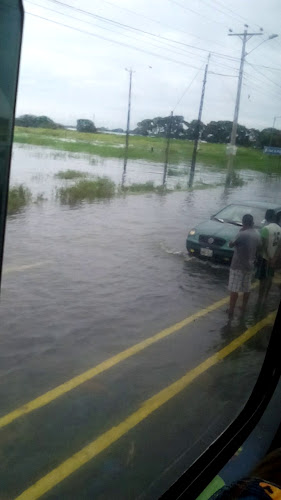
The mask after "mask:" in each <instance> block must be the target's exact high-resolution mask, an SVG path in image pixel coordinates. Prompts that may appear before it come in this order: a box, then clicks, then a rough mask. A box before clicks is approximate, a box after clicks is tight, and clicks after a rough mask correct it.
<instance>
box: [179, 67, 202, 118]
mask: <svg viewBox="0 0 281 500" xmlns="http://www.w3.org/2000/svg"><path fill="white" fill-rule="evenodd" d="M203 68H204V64H202V66H201V68H200V69H199V70H198V71H197V73H196V74H195V75H194V77H193V78H192V80H191V82H190V83H189V85H188V86H187V88H186V89H185V90H184V91H183V93H182V95H181V97H180V98H179V99H178V101H177V103H176V105H175V107H174V109H173V112H175V109H176V108H177V107H178V105H179V103H180V102H181V101H182V99H183V98H184V96H185V94H186V93H187V91H188V90H189V89H190V87H191V85H192V84H193V82H194V80H196V78H197V76H198V75H199V73H200V71H201V70H202V69H203Z"/></svg>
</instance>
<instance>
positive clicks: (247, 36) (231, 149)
mask: <svg viewBox="0 0 281 500" xmlns="http://www.w3.org/2000/svg"><path fill="white" fill-rule="evenodd" d="M230 31H231V30H230ZM262 34H263V32H262V29H261V31H260V32H259V33H248V25H247V24H245V29H244V33H229V34H228V36H239V38H241V40H242V52H241V60H240V69H239V77H238V86H237V95H236V102H235V109H234V117H233V124H232V131H231V138H230V144H229V145H228V150H227V152H228V155H229V156H228V162H227V177H226V185H228V186H229V185H230V184H231V179H232V175H233V160H234V156H235V155H236V135H237V125H238V116H239V107H240V97H241V89H242V79H243V70H244V62H245V57H246V55H247V53H246V43H247V42H248V40H250V38H252V37H253V36H257V35H262Z"/></svg>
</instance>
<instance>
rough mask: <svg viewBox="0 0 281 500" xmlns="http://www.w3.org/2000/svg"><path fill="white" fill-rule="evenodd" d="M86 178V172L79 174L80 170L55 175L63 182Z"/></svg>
mask: <svg viewBox="0 0 281 500" xmlns="http://www.w3.org/2000/svg"><path fill="white" fill-rule="evenodd" d="M88 176H89V173H88V172H80V170H60V171H59V172H58V173H57V174H55V177H57V178H58V179H65V180H71V179H79V178H81V177H84V178H85V177H88Z"/></svg>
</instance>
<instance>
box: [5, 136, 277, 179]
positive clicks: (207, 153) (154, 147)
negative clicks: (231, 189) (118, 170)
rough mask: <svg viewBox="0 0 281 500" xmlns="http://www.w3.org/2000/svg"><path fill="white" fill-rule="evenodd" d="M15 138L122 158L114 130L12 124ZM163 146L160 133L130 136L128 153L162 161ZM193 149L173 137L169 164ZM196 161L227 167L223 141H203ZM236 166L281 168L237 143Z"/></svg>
mask: <svg viewBox="0 0 281 500" xmlns="http://www.w3.org/2000/svg"><path fill="white" fill-rule="evenodd" d="M14 141H15V142H17V143H22V144H33V145H37V146H43V147H48V148H52V149H56V150H59V151H69V152H72V153H88V154H91V155H98V156H101V157H111V158H123V156H124V147H123V146H124V143H125V138H124V136H122V135H114V134H90V133H82V132H76V131H71V130H62V129H40V128H25V127H15V134H14ZM165 148H166V140H165V138H163V137H144V136H131V137H130V145H129V151H128V157H129V158H130V159H143V160H146V161H151V162H157V163H164V156H165ZM192 149H193V142H192V141H188V140H180V139H172V140H171V147H170V155H169V162H170V164H174V165H177V164H179V163H185V164H186V165H188V164H189V163H190V160H191V156H192ZM197 161H198V162H200V163H203V164H204V165H206V166H210V167H214V166H215V167H216V168H219V169H226V164H227V156H226V145H225V144H211V143H203V142H202V143H201V144H200V149H199V151H198V155H197ZM235 168H236V169H251V170H258V171H261V172H267V173H274V172H280V168H281V167H280V162H279V158H276V157H272V156H267V155H264V154H263V152H262V150H260V149H254V148H250V147H239V148H238V151H237V157H236V159H235ZM170 175H173V174H170Z"/></svg>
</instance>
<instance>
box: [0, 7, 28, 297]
mask: <svg viewBox="0 0 281 500" xmlns="http://www.w3.org/2000/svg"><path fill="white" fill-rule="evenodd" d="M8 9H14V10H15V12H16V15H17V16H18V18H15V19H14V23H15V25H16V24H17V25H18V26H19V29H20V31H19V33H17V36H16V37H14V34H15V32H14V29H11V30H9V28H8V26H9V17H11V16H10V15H11V10H10V11H9V13H8V15H7V12H8ZM3 12H4V14H3ZM0 13H1V20H0V26H1V25H2V26H3V25H5V27H6V32H8V31H10V33H9V34H10V39H9V40H8V41H7V46H5V50H6V51H9V52H10V54H11V53H12V56H13V59H14V61H13V63H14V66H13V64H11V59H8V58H6V63H7V61H8V63H7V65H5V55H4V56H3V59H2V58H1V63H2V64H1V74H2V75H3V76H2V78H3V79H4V78H8V81H9V90H8V96H6V94H5V92H3V96H5V97H6V98H7V101H6V102H7V103H9V102H11V103H12V106H11V109H10V113H9V117H8V119H7V127H6V129H5V128H3V133H4V134H5V135H4V136H3V137H4V141H3V142H0V169H1V172H0V291H1V281H2V280H1V278H2V267H3V254H4V242H5V230H6V221H7V209H8V197H9V183H10V171H11V157H12V147H13V138H14V124H15V110H16V100H17V91H18V80H19V69H20V56H21V46H22V35H23V22H24V9H23V4H22V0H5V1H4V2H3V3H2V2H1V0H0ZM15 25H14V26H13V27H12V28H15ZM0 42H1V38H0ZM11 42H12V43H13V44H14V47H13V49H11V50H10V45H8V44H10V43H11ZM5 50H3V53H4V54H5ZM1 81H2V83H3V80H1V77H0V91H1V89H2V85H1ZM1 114H2V113H1ZM0 118H1V115H0ZM3 121H4V120H3ZM0 139H1V137H0ZM1 161H3V165H2V168H1Z"/></svg>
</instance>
